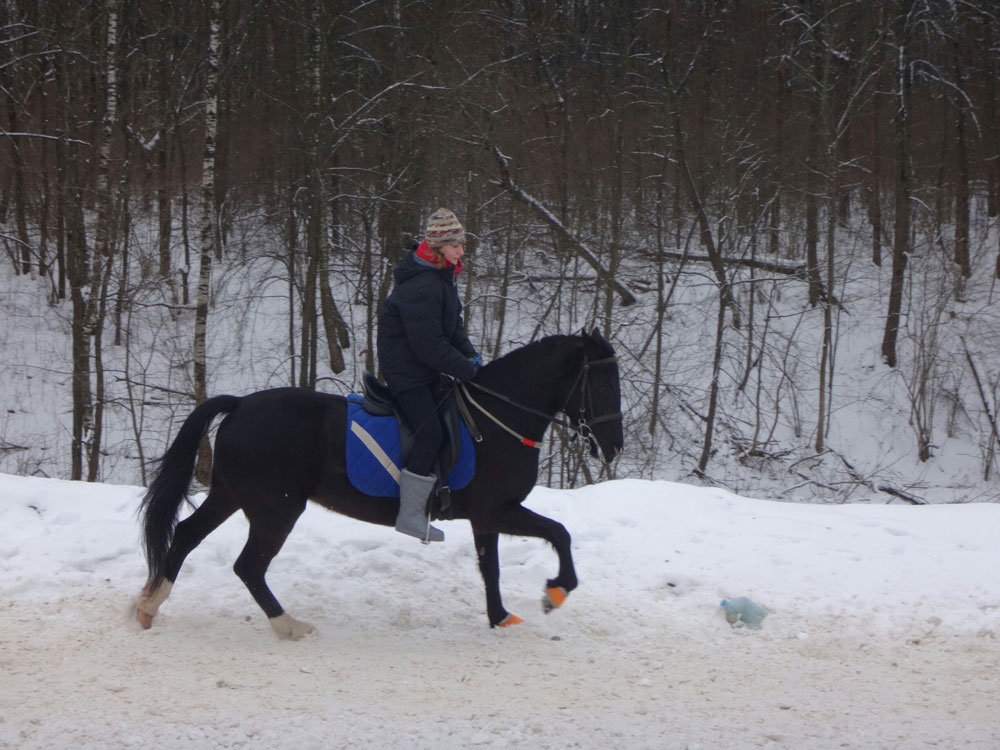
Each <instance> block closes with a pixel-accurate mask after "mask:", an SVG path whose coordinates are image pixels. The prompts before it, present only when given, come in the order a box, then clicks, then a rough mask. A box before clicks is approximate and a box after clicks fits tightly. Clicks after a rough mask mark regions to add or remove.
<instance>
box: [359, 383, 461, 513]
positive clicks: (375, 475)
mask: <svg viewBox="0 0 1000 750" xmlns="http://www.w3.org/2000/svg"><path fill="white" fill-rule="evenodd" d="M361 401H362V397H361V396H359V395H350V396H348V397H347V457H346V463H347V478H348V479H349V480H350V482H351V484H352V485H354V488H355V489H357V490H360V491H361V492H364V493H365V494H366V495H373V496H375V497H399V480H398V476H399V470H400V469H401V468H402V447H401V442H400V439H399V424H398V423H397V422H396V418H395V417H375V416H372V415H371V414H369V413H368V412H366V411H365V410H364V409H363V408H362V407H361ZM459 432H460V436H461V452H460V453H459V457H458V461H457V462H456V464H455V468H453V469H452V470H451V473H449V474H448V476H447V478H446V480H445V484H447V485H448V486H449V487H450V488H451V489H452V490H460V489H462V488H463V487H466V486H467V485H468V484H469V482H471V481H472V476H473V475H474V474H475V473H476V449H475V446H474V445H473V442H472V436H471V435H470V434H469V430H468V429H467V428H466V426H465V424H464V423H462V422H461V420H459Z"/></svg>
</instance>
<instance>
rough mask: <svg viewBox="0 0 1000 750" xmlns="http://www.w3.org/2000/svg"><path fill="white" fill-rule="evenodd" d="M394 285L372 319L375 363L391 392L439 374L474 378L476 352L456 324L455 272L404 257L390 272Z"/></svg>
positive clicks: (459, 308)
mask: <svg viewBox="0 0 1000 750" xmlns="http://www.w3.org/2000/svg"><path fill="white" fill-rule="evenodd" d="M393 276H394V277H395V280H396V286H395V288H394V289H393V290H392V293H391V294H390V295H389V296H388V297H387V298H386V300H385V304H384V305H383V306H382V312H381V314H380V315H379V319H378V361H379V365H380V366H381V368H382V376H383V377H384V378H385V382H386V383H388V384H389V388H391V389H392V390H393V392H395V393H399V392H401V391H405V390H408V389H410V388H416V387H417V386H421V385H428V384H430V383H433V382H434V381H435V380H437V379H438V377H440V374H441V373H445V374H447V375H451V376H452V377H455V378H458V379H459V380H469V379H471V378H472V377H473V376H474V375H475V374H476V367H475V366H474V365H473V364H472V362H471V361H470V357H475V356H476V350H475V348H473V346H472V343H471V342H470V341H469V336H468V334H466V332H465V325H464V324H463V322H462V302H461V300H460V299H459V298H458V286H457V284H456V282H455V272H454V269H452V268H451V267H447V268H434V267H433V266H431V265H429V264H426V263H424V262H422V261H421V260H419V259H418V258H417V257H416V252H415V251H410V252H409V253H407V255H406V257H405V258H403V260H401V261H400V262H399V264H398V265H397V266H396V268H395V269H394V270H393Z"/></svg>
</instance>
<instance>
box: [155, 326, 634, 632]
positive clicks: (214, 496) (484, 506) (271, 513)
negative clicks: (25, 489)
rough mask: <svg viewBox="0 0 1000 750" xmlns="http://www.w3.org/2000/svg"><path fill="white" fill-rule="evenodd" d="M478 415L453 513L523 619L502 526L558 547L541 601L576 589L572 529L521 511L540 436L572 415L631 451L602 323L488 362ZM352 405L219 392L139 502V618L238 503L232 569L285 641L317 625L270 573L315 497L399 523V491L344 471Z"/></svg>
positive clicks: (491, 588)
mask: <svg viewBox="0 0 1000 750" xmlns="http://www.w3.org/2000/svg"><path fill="white" fill-rule="evenodd" d="M466 392H467V394H468V395H469V396H471V399H470V402H471V403H470V413H471V414H472V416H473V419H474V421H475V423H476V426H477V427H478V429H479V431H480V432H481V434H482V441H481V442H479V443H478V444H477V446H476V474H475V476H474V478H473V479H472V481H471V482H470V484H469V485H468V486H467V487H466V488H465V489H462V490H456V491H454V492H453V494H452V506H453V512H454V516H455V517H456V518H467V519H469V521H470V523H471V524H472V531H473V534H474V537H475V544H476V552H477V554H478V556H479V569H480V571H481V572H482V576H483V581H484V583H485V586H486V613H487V615H488V617H489V621H490V626H491V627H493V626H498V625H499V626H506V625H512V624H516V623H519V622H522V620H521V619H520V618H518V617H517V616H516V615H512V614H510V613H508V612H507V610H506V609H504V606H503V602H502V601H501V598H500V563H499V558H498V555H497V540H498V536H499V535H500V534H512V535H517V536H531V537H540V538H542V539H545V540H546V541H548V542H549V543H550V544H552V546H553V547H554V548H555V550H556V553H557V554H558V556H559V573H558V575H557V576H556V577H555V578H553V579H550V580H549V581H548V584H547V587H546V593H545V596H544V598H543V606H544V609H545V611H546V612H548V611H550V610H551V609H553V608H555V607H558V606H560V605H561V604H562V603H563V601H564V599H565V597H566V595H567V594H568V593H569V592H570V591H572V590H573V589H574V588H576V585H577V579H576V571H575V570H574V568H573V558H572V555H571V553H570V535H569V533H568V532H567V531H566V528H565V527H564V526H563V525H562V524H561V523H559V522H557V521H554V520H552V519H550V518H546V517H544V516H541V515H539V514H537V513H534V512H532V511H531V510H528V509H527V508H525V507H523V506H522V505H521V503H522V502H523V501H524V499H525V498H526V497H527V495H528V493H529V492H530V491H531V489H532V487H534V485H535V481H536V479H537V476H538V460H539V450H538V445H537V444H538V443H540V441H541V439H542V437H543V436H544V434H545V431H546V429H547V428H548V426H549V424H550V423H551V422H552V421H553V420H556V419H560V417H558V416H557V415H558V414H563V415H565V423H566V424H567V425H568V426H570V427H571V428H573V429H575V430H576V431H577V433H578V434H580V435H582V436H583V437H584V438H586V439H588V440H589V443H590V450H591V453H592V454H593V455H594V456H599V457H600V458H602V459H603V460H604V461H611V460H613V459H614V458H615V457H616V456H617V455H618V454H619V453H621V450H622V447H623V443H624V437H623V434H622V420H621V397H620V389H619V379H618V364H617V360H616V359H615V354H614V351H613V350H612V348H611V345H610V344H608V343H607V342H606V341H605V340H604V339H603V338H602V337H601V336H600V334H599V333H598V332H597V331H596V330H595V331H594V332H593V333H591V334H586V333H581V334H579V335H576V336H550V337H548V338H544V339H541V340H539V341H536V342H534V343H531V344H528V345H527V346H524V347H521V348H519V349H516V350H514V351H512V352H511V353H509V354H507V355H506V356H504V357H502V358H500V359H498V360H496V361H495V362H492V363H490V364H489V365H487V366H485V367H483V368H482V370H480V372H479V374H478V376H477V377H476V379H475V380H474V381H473V382H472V383H470V384H468V386H467V390H466ZM219 414H227V416H226V418H225V419H224V420H223V421H222V424H221V425H220V426H219V429H218V434H217V436H216V439H215V463H214V466H213V470H212V484H211V489H210V491H209V493H208V495H207V497H206V498H205V500H204V502H202V504H201V505H200V506H199V507H198V508H197V509H196V510H195V511H194V512H193V513H192V514H191V515H190V516H188V517H187V518H186V519H184V520H183V521H181V522H180V523H177V513H178V510H179V508H180V505H181V503H182V502H183V501H184V499H185V497H186V495H187V491H188V487H189V485H190V483H191V477H192V474H193V472H194V462H195V457H196V454H197V450H198V444H199V442H200V440H201V439H202V437H203V436H204V435H205V433H206V432H207V430H208V428H209V425H210V424H211V422H212V420H213V419H214V418H215V417H216V416H217V415H219ZM346 421H347V402H346V400H345V399H344V398H342V397H340V396H334V395H330V394H324V393H317V392H314V391H309V390H305V389H298V388H276V389H273V390H267V391H260V392H257V393H253V394H251V395H249V396H246V397H243V398H238V397H236V396H216V397H214V398H211V399H208V400H207V401H205V402H204V403H202V404H201V405H199V406H198V407H197V408H195V410H194V411H193V412H192V413H191V415H190V416H189V417H188V418H187V419H186V420H185V422H184V424H183V425H182V427H181V429H180V432H179V433H178V435H177V437H176V438H175V440H174V442H173V443H172V444H171V445H170V447H169V448H168V449H167V452H166V454H165V455H164V456H163V459H162V463H161V466H160V469H159V472H158V473H157V475H156V478H155V479H154V480H153V483H152V484H151V485H150V487H149V490H148V492H147V493H146V495H145V497H144V498H143V501H142V505H141V508H140V515H141V519H142V526H143V535H144V539H143V541H144V546H145V552H146V560H147V563H148V566H149V578H148V580H147V582H146V586H145V588H144V589H143V592H142V595H141V597H140V599H139V601H138V605H137V608H138V617H139V621H140V622H141V623H142V625H143V627H146V628H148V627H150V626H151V625H152V622H153V617H154V616H155V615H156V613H157V611H158V610H159V608H160V605H161V604H163V602H164V601H165V600H166V598H167V596H168V595H169V594H170V589H171V588H172V586H173V584H174V581H176V580H177V574H178V572H179V571H180V568H181V565H182V564H183V562H184V558H185V557H187V555H188V554H189V553H190V552H191V551H192V550H193V549H194V548H195V547H197V546H198V544H199V543H201V541H202V540H203V539H204V538H205V537H206V536H208V534H209V533H211V532H212V531H213V530H214V529H215V528H217V527H218V526H219V525H220V524H221V523H222V522H223V521H225V520H226V519H227V518H229V516H231V515H232V514H233V513H234V512H236V511H237V510H239V509H240V508H242V509H243V512H244V513H245V514H246V517H247V519H248V520H249V522H250V533H249V538H248V539H247V543H246V546H245V547H244V548H243V551H242V552H241V553H240V555H239V557H238V558H237V560H236V563H235V565H234V566H233V568H234V570H235V572H236V575H238V576H239V577H240V578H241V579H242V580H243V582H244V583H245V584H246V586H247V588H248V589H249V590H250V593H251V594H252V595H253V597H254V599H256V600H257V603H258V604H259V605H260V607H261V608H262V609H263V610H264V613H265V614H266V615H267V617H268V618H269V620H270V623H271V627H272V628H273V629H274V631H275V632H276V633H277V634H278V636H279V637H281V638H292V639H297V638H301V637H302V636H303V635H305V634H307V633H309V632H312V630H313V628H312V626H311V625H309V624H308V623H304V622H300V621H298V620H296V619H294V618H292V617H291V616H290V615H288V614H287V613H286V612H285V611H284V609H282V607H281V605H280V604H279V603H278V600H277V599H276V598H275V597H274V594H272V593H271V590H270V589H269V588H268V586H267V583H266V581H265V578H264V576H265V573H266V572H267V568H268V565H269V564H270V563H271V560H272V559H273V558H274V556H275V555H277V554H278V551H279V550H280V549H281V546H282V544H284V542H285V539H286V538H287V536H288V534H289V533H290V532H291V530H292V527H293V526H294V525H295V522H296V520H298V517H299V515H301V513H302V511H303V510H305V507H306V502H307V501H309V500H314V501H316V502H318V503H320V504H321V505H324V506H326V507H327V508H330V509H331V510H334V511H337V512H338V513H343V514H345V515H347V516H351V517H353V518H357V519H359V520H362V521H368V522H369V523H378V524H382V525H385V526H392V525H393V524H394V522H395V519H396V513H397V511H398V509H399V501H398V499H395V498H375V497H370V496H368V495H364V494H362V493H361V492H359V491H358V490H356V489H354V487H353V486H352V485H351V484H350V482H349V481H348V478H347V472H346V469H345V442H346V426H347V425H346Z"/></svg>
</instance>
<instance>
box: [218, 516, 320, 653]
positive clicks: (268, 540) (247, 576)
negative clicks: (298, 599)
mask: <svg viewBox="0 0 1000 750" xmlns="http://www.w3.org/2000/svg"><path fill="white" fill-rule="evenodd" d="M293 503H295V501H293V500H292V499H291V498H286V499H285V504H283V505H282V506H280V509H279V508H277V507H273V506H267V508H266V511H263V512H262V511H256V512H254V513H252V514H251V513H250V512H249V511H248V512H247V517H248V518H249V519H250V535H249V536H248V538H247V543H246V546H244V547H243V551H242V552H241V553H240V556H239V557H238V558H237V560H236V564H235V565H234V566H233V570H234V571H235V572H236V575H238V576H239V577H240V580H242V581H243V583H244V584H246V587H247V589H248V590H249V591H250V594H251V595H252V596H253V598H254V600H256V602H257V604H259V605H260V608H261V609H262V610H264V614H266V615H267V617H268V620H269V621H270V623H271V628H272V629H273V630H274V632H275V633H276V634H277V635H278V637H279V638H283V639H287V640H298V639H299V638H301V637H302V636H304V635H308V634H309V633H312V632H315V630H316V629H315V628H314V627H313V626H312V625H310V624H309V623H308V622H301V621H299V620H296V619H295V618H294V617H292V616H291V615H289V614H288V613H287V612H285V610H284V609H283V608H282V606H281V604H279V603H278V600H277V599H276V598H275V596H274V594H273V593H271V589H270V588H268V585H267V580H266V579H265V575H266V573H267V568H268V566H269V565H270V564H271V560H273V559H274V557H275V555H277V554H278V552H279V551H280V550H281V547H282V545H283V544H284V543H285V539H287V538H288V535H289V534H290V533H291V531H292V527H293V526H295V522H296V521H297V520H298V518H299V516H300V515H302V511H304V510H305V506H306V501H305V500H302V501H301V502H300V503H297V504H294V505H293Z"/></svg>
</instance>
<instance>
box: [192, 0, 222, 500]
mask: <svg viewBox="0 0 1000 750" xmlns="http://www.w3.org/2000/svg"><path fill="white" fill-rule="evenodd" d="M219 39H220V35H219V0H211V2H210V4H209V42H208V59H207V61H206V62H207V64H206V66H205V68H206V69H205V105H204V106H205V149H204V153H203V156H202V162H201V263H200V267H199V269H198V296H197V302H196V304H195V317H194V401H195V403H196V404H200V403H201V402H202V401H204V400H205V399H206V398H207V397H208V365H207V353H206V332H207V324H208V304H209V293H210V290H211V282H212V259H213V257H214V255H215V138H216V135H217V133H218V115H219ZM195 476H196V477H197V479H198V481H199V482H201V483H202V484H205V485H207V484H208V483H209V481H210V480H211V476H212V451H211V448H210V446H209V443H208V440H207V438H206V439H204V440H202V442H201V445H200V446H199V449H198V463H197V466H196V468H195Z"/></svg>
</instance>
